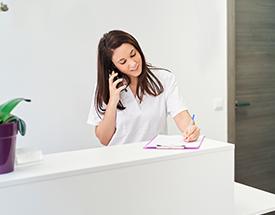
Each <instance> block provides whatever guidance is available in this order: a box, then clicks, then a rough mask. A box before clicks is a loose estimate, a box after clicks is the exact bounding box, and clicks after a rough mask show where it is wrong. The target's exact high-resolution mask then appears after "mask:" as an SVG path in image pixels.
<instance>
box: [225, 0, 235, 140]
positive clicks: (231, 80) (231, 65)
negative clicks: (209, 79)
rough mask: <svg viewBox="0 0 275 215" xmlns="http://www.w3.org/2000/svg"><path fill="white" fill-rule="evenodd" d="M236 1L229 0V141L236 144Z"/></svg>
mask: <svg viewBox="0 0 275 215" xmlns="http://www.w3.org/2000/svg"><path fill="white" fill-rule="evenodd" d="M235 1H236V0H227V141H228V142H230V143H234V144H235V143H236V113H235V100H236V98H235V95H236V38H235V31H236V26H235Z"/></svg>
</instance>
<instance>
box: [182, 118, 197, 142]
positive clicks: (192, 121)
mask: <svg viewBox="0 0 275 215" xmlns="http://www.w3.org/2000/svg"><path fill="white" fill-rule="evenodd" d="M194 123H195V114H193V115H192V120H191V121H190V123H189V125H188V127H187V128H186V129H187V130H188V129H189V128H190V127H191V126H192V125H193V124H194ZM184 139H185V140H187V139H188V137H185V138H184Z"/></svg>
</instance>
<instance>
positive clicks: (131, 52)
mask: <svg viewBox="0 0 275 215" xmlns="http://www.w3.org/2000/svg"><path fill="white" fill-rule="evenodd" d="M134 51H135V49H134V48H133V49H132V50H131V51H130V55H132V54H133V52H134ZM121 60H125V58H121V59H119V60H118V61H117V62H118V63H119V62H121Z"/></svg>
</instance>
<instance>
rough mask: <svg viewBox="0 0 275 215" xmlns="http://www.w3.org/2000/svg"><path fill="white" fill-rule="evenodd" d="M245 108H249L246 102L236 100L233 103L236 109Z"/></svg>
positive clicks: (248, 103)
mask: <svg viewBox="0 0 275 215" xmlns="http://www.w3.org/2000/svg"><path fill="white" fill-rule="evenodd" d="M247 106H250V102H248V101H238V100H236V101H235V107H236V108H239V107H247Z"/></svg>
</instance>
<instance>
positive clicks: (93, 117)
mask: <svg viewBox="0 0 275 215" xmlns="http://www.w3.org/2000/svg"><path fill="white" fill-rule="evenodd" d="M95 93H96V86H95V87H94V92H93V98H92V101H91V107H90V111H89V115H88V120H87V123H88V124H90V125H94V126H97V125H98V124H99V123H100V121H101V120H102V118H103V115H101V114H99V113H97V111H96V104H95Z"/></svg>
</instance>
